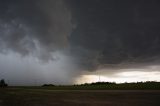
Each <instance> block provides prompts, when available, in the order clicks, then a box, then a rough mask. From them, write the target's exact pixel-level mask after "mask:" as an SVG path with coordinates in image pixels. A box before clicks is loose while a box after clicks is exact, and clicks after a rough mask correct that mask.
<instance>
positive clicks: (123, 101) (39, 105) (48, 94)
mask: <svg viewBox="0 0 160 106" xmlns="http://www.w3.org/2000/svg"><path fill="white" fill-rule="evenodd" d="M82 105H83V106H160V90H54V89H53V90H52V89H51V88H50V89H47V88H45V89H44V88H43V87H9V88H1V89H0V106H82Z"/></svg>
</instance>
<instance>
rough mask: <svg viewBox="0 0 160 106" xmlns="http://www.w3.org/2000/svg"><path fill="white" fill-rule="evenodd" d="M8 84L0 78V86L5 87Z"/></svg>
mask: <svg viewBox="0 0 160 106" xmlns="http://www.w3.org/2000/svg"><path fill="white" fill-rule="evenodd" d="M7 86H8V84H6V83H5V80H4V79H1V80H0V87H7Z"/></svg>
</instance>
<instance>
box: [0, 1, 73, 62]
mask: <svg viewBox="0 0 160 106" xmlns="http://www.w3.org/2000/svg"><path fill="white" fill-rule="evenodd" d="M70 21H71V14H70V11H69V10H68V9H67V7H66V4H65V3H64V1H63V0H14V1H12V0H5V1H0V41H1V42H0V43H1V51H2V52H4V51H8V50H13V51H15V52H18V53H20V54H22V55H26V54H29V53H32V52H33V51H35V50H37V48H38V47H39V48H40V50H39V51H38V52H39V55H40V56H39V57H41V58H42V59H50V58H51V55H50V52H54V51H56V50H59V49H61V48H64V47H66V46H67V45H68V41H67V38H68V36H69V35H70V32H71V22H70Z"/></svg>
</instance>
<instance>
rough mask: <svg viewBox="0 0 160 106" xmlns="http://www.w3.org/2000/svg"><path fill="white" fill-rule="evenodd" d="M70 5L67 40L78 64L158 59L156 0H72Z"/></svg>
mask: <svg viewBox="0 0 160 106" xmlns="http://www.w3.org/2000/svg"><path fill="white" fill-rule="evenodd" d="M71 8H72V22H73V27H74V30H73V32H72V35H71V36H70V42H71V46H72V51H73V54H74V55H75V57H77V58H78V61H77V63H78V64H79V65H80V68H82V69H85V70H86V69H87V70H88V69H89V70H94V69H97V68H98V67H112V68H114V67H123V66H130V64H133V66H135V64H142V65H144V64H145V63H146V64H155V63H156V64H158V63H159V62H158V61H159V59H160V55H159V53H160V2H159V1H158V0H152V1H151V0H121V1H119V0H79V1H78V0H71ZM155 61H156V62H155ZM121 64H123V65H121ZM124 64H125V65H124Z"/></svg>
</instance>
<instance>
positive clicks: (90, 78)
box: [75, 71, 160, 84]
mask: <svg viewBox="0 0 160 106" xmlns="http://www.w3.org/2000/svg"><path fill="white" fill-rule="evenodd" d="M99 81H101V82H116V83H124V82H141V81H160V72H159V71H152V72H142V71H128V72H127V71H125V72H118V73H115V74H113V75H107V73H106V75H95V74H90V75H81V76H80V77H79V78H77V79H76V80H75V83H76V84H83V83H92V82H99Z"/></svg>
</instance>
